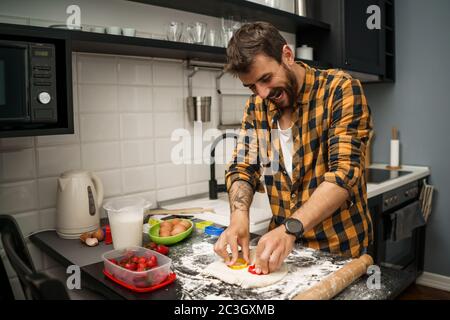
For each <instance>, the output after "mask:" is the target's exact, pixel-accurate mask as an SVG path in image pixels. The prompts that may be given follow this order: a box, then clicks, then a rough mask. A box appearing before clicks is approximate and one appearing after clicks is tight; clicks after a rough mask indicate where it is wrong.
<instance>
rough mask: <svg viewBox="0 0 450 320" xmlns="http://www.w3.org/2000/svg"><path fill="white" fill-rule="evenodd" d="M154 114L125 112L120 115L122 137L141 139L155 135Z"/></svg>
mask: <svg viewBox="0 0 450 320" xmlns="http://www.w3.org/2000/svg"><path fill="white" fill-rule="evenodd" d="M152 120H153V114H151V113H125V114H121V116H120V129H121V137H122V139H140V138H151V137H153V125H152Z"/></svg>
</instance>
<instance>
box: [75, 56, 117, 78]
mask: <svg viewBox="0 0 450 320" xmlns="http://www.w3.org/2000/svg"><path fill="white" fill-rule="evenodd" d="M77 60H78V61H77V63H78V70H77V72H78V80H79V82H80V83H103V84H106V83H109V84H115V83H117V63H116V62H117V60H116V58H115V57H108V56H105V55H85V54H79V55H78V59H77Z"/></svg>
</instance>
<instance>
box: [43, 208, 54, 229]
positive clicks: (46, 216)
mask: <svg viewBox="0 0 450 320" xmlns="http://www.w3.org/2000/svg"><path fill="white" fill-rule="evenodd" d="M55 228H56V209H55V208H50V209H45V210H39V230H46V229H55Z"/></svg>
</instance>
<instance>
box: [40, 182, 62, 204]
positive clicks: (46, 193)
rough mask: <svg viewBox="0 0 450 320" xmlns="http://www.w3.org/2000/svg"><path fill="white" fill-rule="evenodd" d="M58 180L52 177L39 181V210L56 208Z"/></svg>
mask: <svg viewBox="0 0 450 320" xmlns="http://www.w3.org/2000/svg"><path fill="white" fill-rule="evenodd" d="M57 192H58V178H56V177H51V178H45V179H39V180H38V195H39V208H40V209H45V208H54V207H56V199H57Z"/></svg>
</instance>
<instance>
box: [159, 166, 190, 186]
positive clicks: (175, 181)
mask: <svg viewBox="0 0 450 320" xmlns="http://www.w3.org/2000/svg"><path fill="white" fill-rule="evenodd" d="M156 181H157V182H156V187H157V189H164V188H170V187H175V186H179V185H183V184H185V183H186V166H185V165H175V164H159V165H157V166H156Z"/></svg>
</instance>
